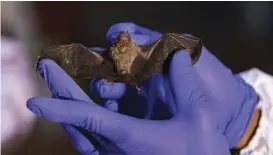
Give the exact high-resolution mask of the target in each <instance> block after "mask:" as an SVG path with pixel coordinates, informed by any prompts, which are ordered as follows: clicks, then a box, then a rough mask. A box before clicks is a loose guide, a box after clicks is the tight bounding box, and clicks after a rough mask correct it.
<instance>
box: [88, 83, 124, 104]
mask: <svg viewBox="0 0 273 155" xmlns="http://www.w3.org/2000/svg"><path fill="white" fill-rule="evenodd" d="M91 89H92V92H94V93H95V94H96V95H97V96H100V97H101V98H105V99H111V100H115V99H120V98H121V97H122V96H123V95H124V93H125V91H126V84H125V83H112V82H106V81H105V80H103V79H97V80H92V82H91Z"/></svg>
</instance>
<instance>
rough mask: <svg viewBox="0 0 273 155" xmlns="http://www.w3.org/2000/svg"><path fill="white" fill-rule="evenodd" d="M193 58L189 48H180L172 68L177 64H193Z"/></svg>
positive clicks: (172, 62)
mask: <svg viewBox="0 0 273 155" xmlns="http://www.w3.org/2000/svg"><path fill="white" fill-rule="evenodd" d="M191 65H192V60H191V56H190V53H189V52H188V51H187V50H180V51H177V52H175V54H174V56H173V58H172V61H171V68H174V67H176V68H177V66H191Z"/></svg>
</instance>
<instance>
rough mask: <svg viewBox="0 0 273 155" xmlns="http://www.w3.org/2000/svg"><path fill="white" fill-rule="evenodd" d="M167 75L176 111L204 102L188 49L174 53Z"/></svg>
mask: <svg viewBox="0 0 273 155" xmlns="http://www.w3.org/2000/svg"><path fill="white" fill-rule="evenodd" d="M169 77H170V85H171V89H172V92H173V96H174V100H175V103H176V105H177V110H178V113H180V112H181V110H183V109H185V108H186V107H188V106H192V105H194V104H196V103H200V102H205V98H204V93H203V92H202V90H201V82H200V80H199V77H198V75H197V73H196V70H195V68H194V67H193V65H192V59H191V56H190V54H189V52H188V51H186V50H182V51H178V52H176V53H175V54H174V57H173V59H172V61H171V63H170V72H169Z"/></svg>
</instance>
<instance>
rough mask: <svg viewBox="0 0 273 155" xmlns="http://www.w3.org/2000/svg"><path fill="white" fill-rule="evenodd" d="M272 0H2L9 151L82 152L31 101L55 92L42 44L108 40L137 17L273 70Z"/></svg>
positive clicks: (31, 154) (234, 60)
mask: <svg viewBox="0 0 273 155" xmlns="http://www.w3.org/2000/svg"><path fill="white" fill-rule="evenodd" d="M272 19H273V3H272V2H1V145H2V154H4V155H7V154H13V155H36V154H39V155H48V154H50V155H60V154H66V155H77V154H79V153H77V152H76V151H75V150H74V149H73V147H72V145H71V143H70V141H69V140H68V138H67V136H66V135H65V133H64V132H63V130H62V128H61V127H60V126H59V125H58V124H54V123H51V122H48V121H46V120H42V119H38V118H36V117H35V116H34V115H32V114H31V113H30V112H29V111H28V110H27V109H26V106H25V104H26V101H27V99H28V98H30V97H32V96H36V95H44V96H45V95H46V96H49V95H50V93H49V91H48V89H47V87H46V86H45V84H44V82H43V80H41V78H40V76H39V75H38V74H36V73H35V70H34V64H35V61H36V59H37V56H38V54H39V52H40V51H41V49H43V48H45V47H47V46H52V45H58V44H67V43H72V42H73V43H82V44H84V45H86V46H89V47H91V46H101V47H106V46H107V42H106V32H107V30H108V28H109V27H110V26H111V25H113V24H115V23H118V22H134V23H136V24H139V25H141V26H145V27H148V28H150V29H153V30H157V31H160V32H178V33H179V32H181V33H190V34H192V35H194V36H197V37H199V38H201V39H202V40H203V42H204V44H205V46H206V47H207V48H208V49H209V50H210V51H211V52H212V53H213V54H215V55H216V56H217V57H218V58H219V59H220V60H221V61H222V62H223V63H224V64H225V65H226V66H228V67H230V68H231V69H232V71H233V72H235V73H237V72H240V71H244V70H247V69H250V68H252V67H256V68H259V69H261V70H263V71H265V72H267V73H269V74H271V75H273V42H272V41H273V20H272Z"/></svg>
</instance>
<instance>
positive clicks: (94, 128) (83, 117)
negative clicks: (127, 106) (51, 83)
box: [27, 97, 141, 140]
mask: <svg viewBox="0 0 273 155" xmlns="http://www.w3.org/2000/svg"><path fill="white" fill-rule="evenodd" d="M91 102H92V101H91ZM27 107H28V108H29V109H30V110H31V111H32V112H33V113H35V114H36V115H38V116H41V117H44V118H45V119H47V120H49V121H53V122H58V123H66V124H72V125H75V126H78V127H81V128H83V129H86V130H89V131H91V132H94V133H96V134H99V135H101V136H104V137H106V138H108V139H110V140H113V139H114V138H118V137H119V136H124V135H126V134H127V135H128V134H129V133H132V132H131V130H133V129H134V128H135V126H136V125H137V124H138V122H139V121H141V120H139V119H137V118H133V117H129V116H126V115H122V114H119V113H115V112H113V111H111V110H108V109H106V108H103V107H101V106H99V105H97V104H95V103H93V102H92V103H89V102H84V101H79V100H77V101H75V100H60V99H54V98H45V97H34V98H31V99H30V100H28V102H27ZM58 109H62V110H58Z"/></svg>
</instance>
